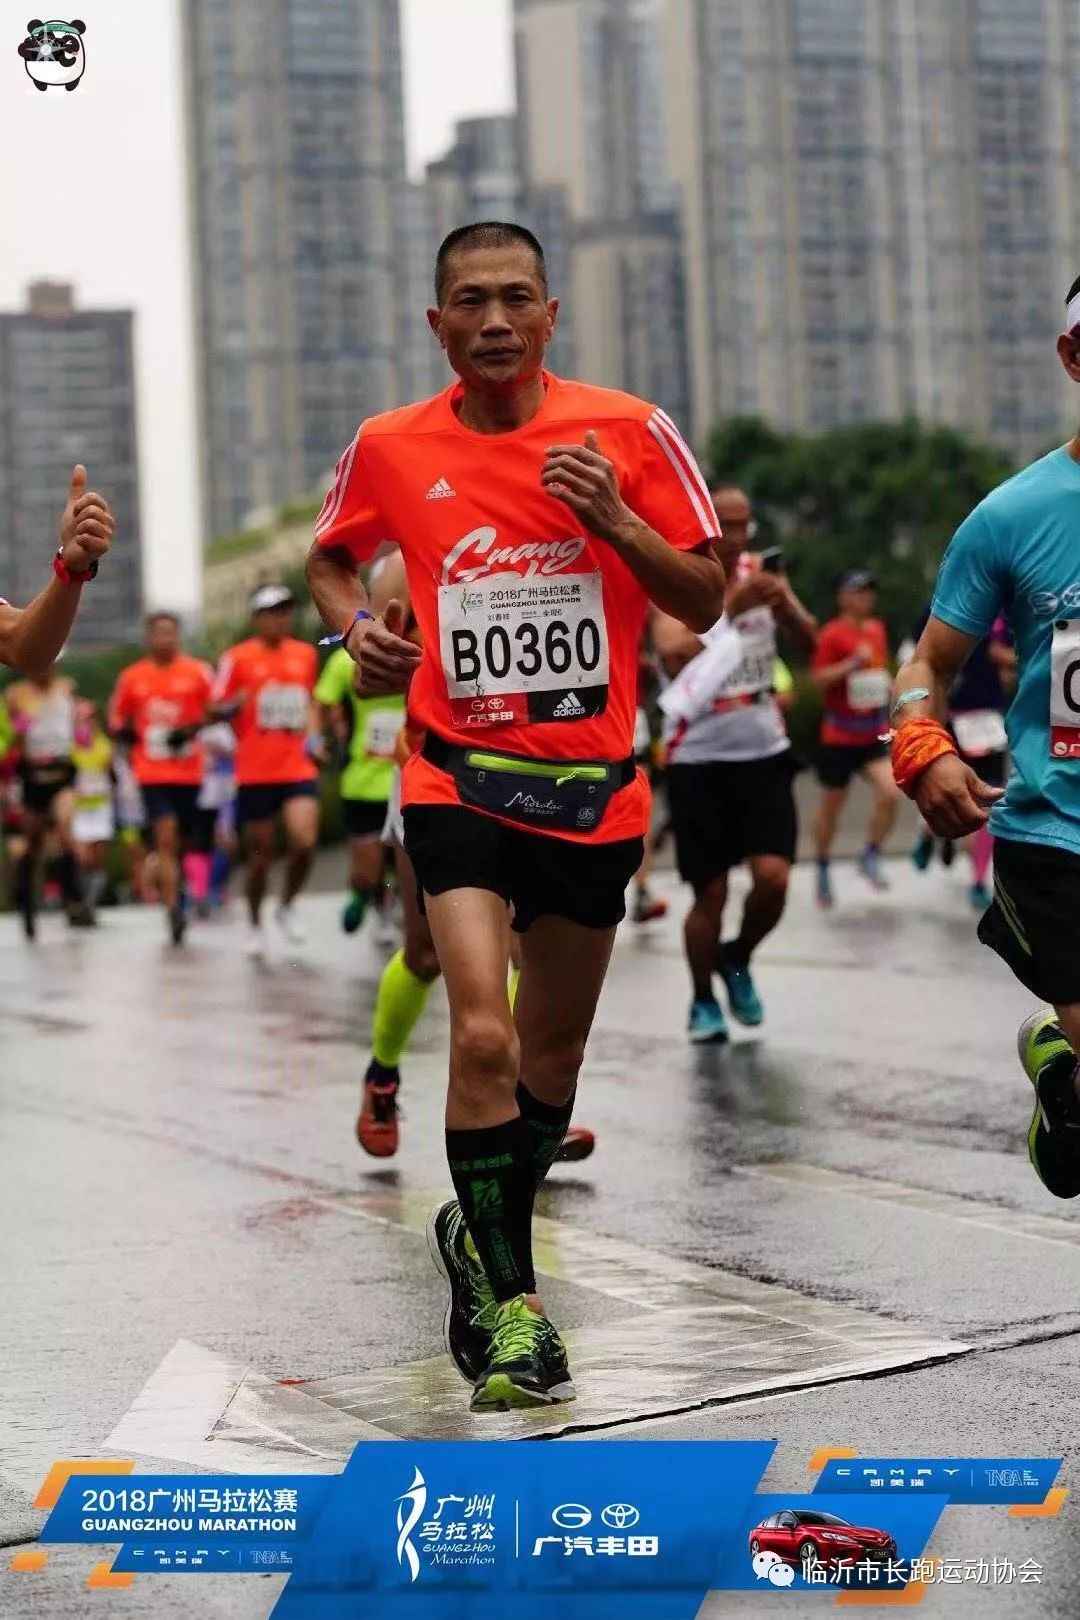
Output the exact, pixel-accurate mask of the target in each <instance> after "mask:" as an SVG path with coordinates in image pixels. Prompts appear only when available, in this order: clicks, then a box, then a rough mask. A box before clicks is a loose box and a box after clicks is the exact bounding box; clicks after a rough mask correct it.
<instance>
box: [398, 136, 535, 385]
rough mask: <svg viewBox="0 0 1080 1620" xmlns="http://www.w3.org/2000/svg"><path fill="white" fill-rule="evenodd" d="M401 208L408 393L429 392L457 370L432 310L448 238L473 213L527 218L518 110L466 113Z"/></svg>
mask: <svg viewBox="0 0 1080 1620" xmlns="http://www.w3.org/2000/svg"><path fill="white" fill-rule="evenodd" d="M398 209H399V221H400V226H399V229H400V243H401V248H402V257H401V270H402V279H401V281H400V283H399V286H400V289H401V310H400V320H401V344H402V354H403V356H404V358H405V367H406V371H405V377H406V382H405V392H404V396H403V397H404V398H406V399H421V398H424V397H425V396H426V395H428V394H434V393H436V392H437V391H438V390H439V389H440V388H443V387H445V386H446V383H447V382H448V381H449V380H450V375H451V373H450V369H449V367H448V366H447V364H446V360H445V359H444V357H443V354H442V351H441V349H440V348H439V345H438V343H437V342H436V341H435V338H434V337H433V336H432V334H431V330H430V328H429V327H428V324H427V321H426V319H425V314H424V312H425V310H426V309H428V308H429V306H430V305H432V304H433V303H434V301H435V291H434V270H435V255H436V253H437V251H438V248H439V244H440V242H442V240H443V239H444V237H446V236H448V235H449V234H450V232H451V231H453V230H456V229H457V227H458V226H459V225H466V224H468V223H469V222H470V221H472V220H479V219H505V220H515V221H520V220H521V219H522V208H521V183H520V180H519V177H518V166H517V136H516V132H515V122H514V117H513V114H507V113H502V114H498V115H496V116H493V117H489V118H466V119H462V120H461V122H459V123H458V124H457V125H456V126H455V129H454V140H453V144H452V145H451V147H450V148H449V150H448V151H447V152H446V153H445V154H444V155H443V156H442V157H441V158H438V159H436V161H435V162H434V163H429V164H428V166H427V169H426V171H425V176H424V179H423V180H422V181H419V182H416V183H414V184H411V185H409V186H407V187H406V188H405V189H404V191H403V192H402V193H401V194H400V196H399V199H398Z"/></svg>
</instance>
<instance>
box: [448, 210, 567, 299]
mask: <svg viewBox="0 0 1080 1620" xmlns="http://www.w3.org/2000/svg"><path fill="white" fill-rule="evenodd" d="M515 243H518V244H520V245H521V246H522V247H527V248H530V249H531V250H532V253H533V255H534V256H535V258H536V273H537V275H538V276H539V277H540V281H541V284H542V286H543V288H544V293H545V295H546V293H547V285H548V278H547V260H546V259H545V258H544V250H543V248H542V247H541V246H540V241H539V238H538V237H535V236H534V235H533V233H532V231H530V230H527V229H526V227H525V226H524V225H515V224H514V223H513V222H512V221H509V220H504V219H481V220H477V221H475V222H474V223H473V224H472V225H459V226H458V227H457V229H456V230H454V231H451V232H450V235H449V236H448V237H447V238H446V239H445V241H444V242H443V244H442V246H441V247H440V249H439V251H438V253H437V254H436V255H435V302H436V303H437V304H439V305H441V304H442V295H443V288H444V287H445V286H446V278H447V276H448V275H449V273H450V258H451V255H452V254H454V253H456V252H458V250H459V249H466V248H501V247H513V246H514V244H515Z"/></svg>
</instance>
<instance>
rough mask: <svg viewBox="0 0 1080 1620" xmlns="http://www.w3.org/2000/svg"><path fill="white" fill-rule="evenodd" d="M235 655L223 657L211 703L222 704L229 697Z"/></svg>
mask: <svg viewBox="0 0 1080 1620" xmlns="http://www.w3.org/2000/svg"><path fill="white" fill-rule="evenodd" d="M232 672H233V655H232V653H231V652H227V653H224V654H223V655H222V659H221V663H220V664H219V665H218V671H217V676H216V678H215V680H214V684H213V686H212V688H211V690H210V701H211V703H220V702H222V700H223V699H224V698H226V697H228V695H229V681H230V680H231V679H232Z"/></svg>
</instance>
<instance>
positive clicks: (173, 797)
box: [142, 782, 201, 840]
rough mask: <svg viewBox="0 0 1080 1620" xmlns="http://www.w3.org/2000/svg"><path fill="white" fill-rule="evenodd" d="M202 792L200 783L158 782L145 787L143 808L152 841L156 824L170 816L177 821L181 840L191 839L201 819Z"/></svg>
mask: <svg viewBox="0 0 1080 1620" xmlns="http://www.w3.org/2000/svg"><path fill="white" fill-rule="evenodd" d="M200 792H201V789H200V787H199V785H198V783H192V782H158V783H157V784H155V785H152V786H150V787H144V788H143V790H142V796H143V806H144V808H145V810H146V823H147V829H148V831H149V833H150V837H151V840H152V839H153V834H154V824H155V822H158V821H164V820H166V818H167V817H170V816H171V817H173V818H174V819H175V821H176V825H177V827H178V828H179V829H180V836H181V838H190V837H191V836H192V834H193V833H194V831H195V827H196V824H197V822H198V819H199V794H200Z"/></svg>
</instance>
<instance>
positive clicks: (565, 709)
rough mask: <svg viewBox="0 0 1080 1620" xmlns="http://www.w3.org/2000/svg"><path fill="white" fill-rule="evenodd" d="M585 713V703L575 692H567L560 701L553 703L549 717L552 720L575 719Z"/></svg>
mask: <svg viewBox="0 0 1080 1620" xmlns="http://www.w3.org/2000/svg"><path fill="white" fill-rule="evenodd" d="M584 713H585V705H584V703H582V701H581V699H580V698H579V697H578V695H577V693H576V692H567V694H566V696H565V697H564V698H563V700H562V702H561V703H557V704H556V705H555V708H554V710H553V711H552V715H551V718H552V719H553V720H576V719H577V718H578V716H579V715H582V714H584Z"/></svg>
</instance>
